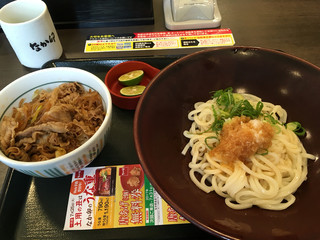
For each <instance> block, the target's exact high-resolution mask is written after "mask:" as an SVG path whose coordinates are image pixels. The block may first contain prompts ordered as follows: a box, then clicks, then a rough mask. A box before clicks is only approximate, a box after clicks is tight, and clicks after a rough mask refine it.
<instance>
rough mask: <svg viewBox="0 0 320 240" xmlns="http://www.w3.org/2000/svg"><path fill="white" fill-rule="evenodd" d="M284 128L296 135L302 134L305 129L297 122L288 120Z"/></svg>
mask: <svg viewBox="0 0 320 240" xmlns="http://www.w3.org/2000/svg"><path fill="white" fill-rule="evenodd" d="M285 126H286V128H287V129H289V130H291V131H293V132H294V133H295V134H296V135H297V136H304V135H305V133H306V130H305V129H304V128H303V127H302V126H301V123H299V122H289V123H287V124H286V125H285Z"/></svg>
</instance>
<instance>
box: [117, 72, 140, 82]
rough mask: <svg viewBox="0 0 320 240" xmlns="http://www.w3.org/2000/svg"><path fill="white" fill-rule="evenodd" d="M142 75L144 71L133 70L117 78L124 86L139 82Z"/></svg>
mask: <svg viewBox="0 0 320 240" xmlns="http://www.w3.org/2000/svg"><path fill="white" fill-rule="evenodd" d="M143 75H144V72H143V71H142V70H134V71H131V72H128V73H125V74H123V75H121V76H120V77H119V78H118V80H119V82H120V83H121V84H123V85H125V86H133V85H138V84H139V83H140V82H141V80H142V78H143Z"/></svg>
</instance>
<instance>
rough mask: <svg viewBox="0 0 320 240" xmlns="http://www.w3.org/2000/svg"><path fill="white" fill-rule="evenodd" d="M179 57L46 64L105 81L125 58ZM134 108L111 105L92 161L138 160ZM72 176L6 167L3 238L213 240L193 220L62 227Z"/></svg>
mask: <svg viewBox="0 0 320 240" xmlns="http://www.w3.org/2000/svg"><path fill="white" fill-rule="evenodd" d="M178 58H179V56H166V57H142V58H134V59H133V58H132V59H128V58H126V59H90V60H88V59H75V60H68V61H63V60H61V61H52V62H49V63H47V64H45V66H43V68H49V67H59V66H64V67H67V66H68V67H76V68H81V69H84V70H87V71H89V72H91V73H93V74H95V75H96V76H98V77H99V78H101V80H104V77H105V74H106V73H107V71H108V70H109V69H110V68H111V67H112V66H114V65H116V64H118V63H120V62H123V61H126V60H139V61H144V62H146V63H149V64H150V65H152V66H154V67H156V68H159V69H162V68H164V67H165V66H167V65H168V64H170V63H171V62H173V61H174V60H176V59H178ZM133 117H134V111H133V110H123V109H120V108H118V107H116V106H113V118H112V125H111V132H110V138H109V140H108V141H107V144H106V146H105V147H104V149H103V151H102V152H101V153H100V155H99V156H98V157H97V158H96V159H95V160H94V161H93V162H92V163H91V164H90V165H89V166H104V165H123V164H134V163H139V159H138V156H137V154H136V150H135V147H134V141H133ZM70 184H71V175H70V176H66V177H60V178H54V179H46V178H34V177H30V176H27V175H24V174H22V173H20V172H17V171H14V170H12V169H9V170H8V173H7V176H6V179H5V182H4V185H3V188H2V193H1V195H0V196H1V198H0V239H4V240H5V239H6V240H7V239H187V238H188V239H190V238H191V239H215V238H214V237H213V236H212V235H209V234H208V233H207V232H205V231H202V230H201V229H199V228H198V227H196V226H194V225H192V224H180V225H164V226H146V227H131V228H115V229H104V230H82V231H79V230H78V231H64V230H63V227H64V221H65V215H66V210H67V203H68V197H69V190H70Z"/></svg>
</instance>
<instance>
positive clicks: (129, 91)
mask: <svg viewBox="0 0 320 240" xmlns="http://www.w3.org/2000/svg"><path fill="white" fill-rule="evenodd" d="M145 88H146V86H143V85H135V86H128V87H124V88H121V89H120V93H121V94H122V95H124V96H128V97H132V96H138V95H141V94H142V93H143V91H144V89H145Z"/></svg>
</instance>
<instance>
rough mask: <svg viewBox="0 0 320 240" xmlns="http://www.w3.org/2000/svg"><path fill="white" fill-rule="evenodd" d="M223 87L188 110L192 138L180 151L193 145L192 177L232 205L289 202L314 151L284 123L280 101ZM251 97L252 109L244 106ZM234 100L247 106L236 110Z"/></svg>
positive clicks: (277, 205) (278, 205) (282, 206)
mask: <svg viewBox="0 0 320 240" xmlns="http://www.w3.org/2000/svg"><path fill="white" fill-rule="evenodd" d="M220 93H222V95H220V96H218V95H219V94H218V95H217V96H218V97H217V96H216V97H213V98H212V99H210V100H208V101H207V102H197V103H195V105H194V110H192V111H191V112H190V113H189V114H188V119H189V120H191V121H192V124H191V127H190V129H189V130H186V131H184V136H185V137H187V138H188V139H189V142H188V144H187V145H186V146H185V148H184V149H183V151H182V154H184V155H185V154H187V152H188V150H189V149H191V150H190V153H191V156H192V160H191V162H190V163H189V168H190V171H189V174H190V178H191V180H192V181H193V182H194V184H195V185H196V186H197V187H199V188H200V189H202V190H203V191H205V192H206V193H209V192H216V193H217V194H219V195H220V196H222V197H224V198H225V204H226V205H227V206H229V207H230V208H233V209H246V208H250V207H252V206H254V205H255V206H258V207H260V208H263V209H269V210H282V209H286V208H288V207H289V206H290V205H292V204H293V203H294V202H295V196H294V195H293V193H294V192H295V191H296V190H297V189H298V187H299V186H300V185H301V184H302V182H303V181H305V180H306V178H307V159H315V156H314V155H311V154H308V153H307V152H306V150H305V149H304V147H303V145H302V143H301V142H300V139H299V138H298V137H297V135H296V133H295V132H294V130H295V129H292V126H291V127H290V125H289V124H285V123H286V121H287V113H286V111H285V110H284V109H283V108H282V107H281V106H279V105H274V104H272V103H268V102H262V101H261V99H260V98H258V97H256V96H253V95H249V94H234V93H232V89H231V91H230V89H227V90H220ZM228 98H229V100H231V101H229V100H228ZM228 101H229V103H230V102H231V104H230V105H228V104H226V103H227V102H228ZM244 102H245V103H244ZM248 102H249V103H250V106H249V105H247V107H248V108H249V110H250V111H251V112H250V111H249V110H248V109H246V108H245V107H244V106H245V105H246V103H248ZM235 106H242V110H244V111H243V112H238V113H237V114H233V112H237V111H238V110H237V109H236V110H235V109H234V107H235ZM255 114H256V116H254V115H255ZM293 125H294V126H297V125H299V124H296V122H295V124H293ZM300 129H301V128H300Z"/></svg>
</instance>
